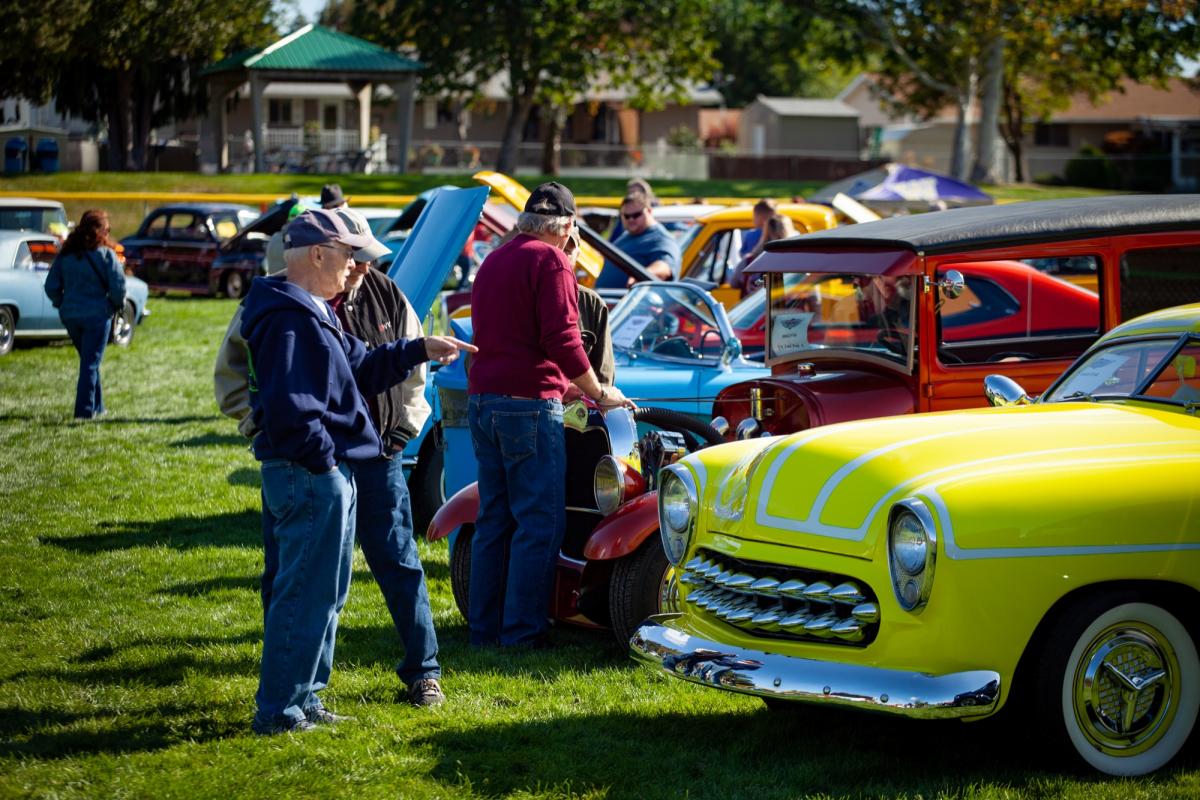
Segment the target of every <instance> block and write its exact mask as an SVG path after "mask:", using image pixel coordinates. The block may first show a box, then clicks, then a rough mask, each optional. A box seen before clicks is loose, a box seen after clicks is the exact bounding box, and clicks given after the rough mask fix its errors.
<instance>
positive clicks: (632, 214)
mask: <svg viewBox="0 0 1200 800" xmlns="http://www.w3.org/2000/svg"><path fill="white" fill-rule="evenodd" d="M621 222H622V224H624V226H625V233H623V234H621V236H620V238H619V239H617V240H616V241H615V242H613V244H615V245H616V246H617V247H619V248H621V249H622V250H624V251H625V252H626V253H627V254H629V256H630V257H631V258H632V259H633V260H634V261H636V262H638V263H639V264H641V265H642V266H643V267H645V268H646V269H647V270H648V271H649V272H651V273H653V274H654V276H655V277H656V278H657V279H658V280H662V281H670V280H675V279H676V278H678V277H679V264H680V260H681V259H680V254H679V242H677V241H675V237H674V236H672V235H671V233H670V231H668V230H667V229H666V228H664V227H663V226H662V225H661V224H659V223H658V222H655V221H654V211H653V210H652V209H651V207H650V201H649V199H648V198H647V197H646V195H644V194H642V193H641V192H631V193H629V194H627V195H625V199H624V200H622V201H621ZM628 282H629V279H628V278H627V277H626V276H625V273H624V272H622V271H621V270H620V268H618V267H617V265H616V264H613V263H612V262H605V264H604V270H603V271H602V272H601V273H600V277H599V278H597V279H596V288H597V289H619V288H621V287H622V286H625V285H626V284H627V283H628Z"/></svg>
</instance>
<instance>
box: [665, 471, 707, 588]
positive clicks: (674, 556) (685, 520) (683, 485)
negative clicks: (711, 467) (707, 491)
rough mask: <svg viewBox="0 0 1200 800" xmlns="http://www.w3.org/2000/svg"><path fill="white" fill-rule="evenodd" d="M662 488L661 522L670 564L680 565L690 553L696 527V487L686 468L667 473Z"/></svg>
mask: <svg viewBox="0 0 1200 800" xmlns="http://www.w3.org/2000/svg"><path fill="white" fill-rule="evenodd" d="M659 475H660V480H659V486H658V522H659V529H660V532H661V536H662V542H663V551H664V552H665V553H666V556H667V560H668V561H670V562H671V563H672V564H676V565H678V564H679V563H680V562H681V561H682V560H683V556H684V554H685V553H686V552H687V548H688V544H689V542H690V540H691V538H692V532H693V530H694V528H695V525H696V511H697V509H698V508H699V500H698V498H697V494H696V484H695V482H694V481H693V480H692V475H691V473H690V472H688V470H687V468H686V467H682V466H680V465H678V464H673V465H671V466H669V467H667V468H666V469H664V470H663V471H662V472H661V473H659Z"/></svg>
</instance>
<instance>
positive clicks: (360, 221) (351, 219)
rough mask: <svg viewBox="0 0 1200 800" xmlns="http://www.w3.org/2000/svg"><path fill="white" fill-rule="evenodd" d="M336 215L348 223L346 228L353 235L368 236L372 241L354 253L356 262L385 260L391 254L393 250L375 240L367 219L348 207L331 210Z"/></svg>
mask: <svg viewBox="0 0 1200 800" xmlns="http://www.w3.org/2000/svg"><path fill="white" fill-rule="evenodd" d="M331 210H332V211H333V213H334V214H337V215H338V216H339V217H341V218H342V222H344V223H346V227H347V228H349V229H350V232H351V233H356V234H359V235H360V236H366V237H367V238H368V239H370V240H371V241H370V242H368V243H367V244H366V245H365V246H363V247H361V248H359V249H358V250H355V251H354V260H355V261H360V262H364V263H365V262H370V261H375V260H376V259H379V258H383V257H384V256H386V255H388V254H389V253H391V252H392V251H391V248H389V247H388V246H387V245H386V244H384V243H383V242H381V241H379V240H378V239H376V238H375V235H374V234H373V233H371V226H370V225H369V224H368V223H367V218H366V217H364V216H363V215H362V214H360V213H358V212H357V211H355V210H354V209H353V208H349V207H348V206H342V207H341V208H335V209H331Z"/></svg>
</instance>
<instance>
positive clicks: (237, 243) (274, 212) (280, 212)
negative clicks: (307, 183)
mask: <svg viewBox="0 0 1200 800" xmlns="http://www.w3.org/2000/svg"><path fill="white" fill-rule="evenodd" d="M299 202H300V198H298V197H296V195H292V196H291V197H289V198H288V199H286V200H280V201H279V202H278V203H276V204H275V205H273V206H271V207H270V208H268V209H267V210H266V211H264V212H263V213H262V214H261V215H260V216H259V217H258V219H256V220H254V221H253V222H251V223H250V224H249V225H247V226H246V227H244V228H242V229H241V230H240V231H238V232H237V235H236V236H230V237H229V238H228V239H226V240H225V241H224V242H223V243H222V244H221V245H220V250H221V252H223V253H232V252H233V251H234V250H237V249H238V248H240V247H242V246H243V245H244V244H245V243H246V238H247V235H248V234H251V233H261V234H263V235H264V236H273V235H275V233H277V232H278V231H281V230H283V226H284V225H287V223H288V213H289V212H290V211H291V210H292V206H294V205H296V203H299Z"/></svg>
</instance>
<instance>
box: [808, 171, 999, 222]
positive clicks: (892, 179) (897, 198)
mask: <svg viewBox="0 0 1200 800" xmlns="http://www.w3.org/2000/svg"><path fill="white" fill-rule="evenodd" d="M839 193H840V194H845V195H849V196H850V197H853V198H854V199H855V200H857V201H859V202H860V203H862V204H863V205H866V206H868V207H870V208H873V209H875V210H876V211H880V212H891V213H895V212H896V211H899V210H901V209H904V210H906V211H930V210H933V209H938V208H955V207H957V206H983V205H990V204H992V203H993V202H995V201H994V200H993V199H992V197H991V195H989V194H987V193H985V192H981V191H980V190H979V189H976V188H975V187H974V186H972V185H971V184H969V183H964V182H962V181H960V180H956V179H954V178H951V177H950V176H949V175H940V174H938V173H936V172H930V171H929V170H924V169H919V168H917V167H909V166H906V165H904V164H884V165H883V166H882V167H878V168H876V169H872V170H868V171H867V172H863V173H860V174H858V175H852V176H850V177H849V178H844V179H842V180H840V181H836V182H835V183H831V184H829V185H828V186H825V187H823V188H822V189H820V190H819V191H817V193H816V194H813V195H810V196H809V200H811V201H813V202H815V203H831V202H832V201H833V198H834V195H837V194H839Z"/></svg>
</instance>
